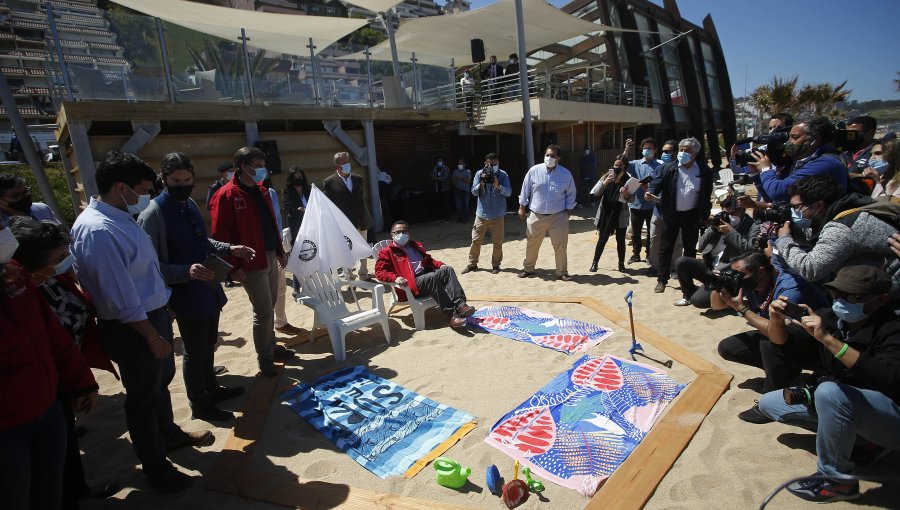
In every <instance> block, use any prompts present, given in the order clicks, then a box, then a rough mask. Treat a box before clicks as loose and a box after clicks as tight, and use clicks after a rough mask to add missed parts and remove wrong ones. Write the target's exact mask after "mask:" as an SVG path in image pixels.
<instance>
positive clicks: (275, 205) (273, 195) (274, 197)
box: [269, 188, 281, 234]
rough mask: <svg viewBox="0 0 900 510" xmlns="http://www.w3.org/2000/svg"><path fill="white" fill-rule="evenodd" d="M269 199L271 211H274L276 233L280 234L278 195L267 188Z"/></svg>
mask: <svg viewBox="0 0 900 510" xmlns="http://www.w3.org/2000/svg"><path fill="white" fill-rule="evenodd" d="M269 197H271V198H272V210H274V211H275V224H276V225H278V233H279V234H281V204H279V203H278V193H277V192H276V191H275V190H274V189H272V188H269Z"/></svg>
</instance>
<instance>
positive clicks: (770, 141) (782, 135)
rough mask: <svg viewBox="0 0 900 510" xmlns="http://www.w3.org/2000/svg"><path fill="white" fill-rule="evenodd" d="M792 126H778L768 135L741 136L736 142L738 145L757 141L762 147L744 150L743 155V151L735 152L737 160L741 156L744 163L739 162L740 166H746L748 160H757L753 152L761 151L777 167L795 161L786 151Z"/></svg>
mask: <svg viewBox="0 0 900 510" xmlns="http://www.w3.org/2000/svg"><path fill="white" fill-rule="evenodd" d="M790 132H791V128H790V126H778V127H777V128H775V129H773V130H772V131H771V132H770V133H769V134H767V135H760V136H754V137H751V138H741V139H739V140H737V141H736V142H735V143H736V144H737V145H744V144H745V143H751V142H752V143H756V144H760V145H761V146H760V147H756V148H754V149H752V150H747V151H742V152H743V153H744V155H743V156H741V153H738V154H735V162H737V161H738V157H741V161H743V162H744V163H743V164H740V163H738V165H739V166H746V165H747V163H748V162H755V161H756V160H754V159H753V157H751V156H750V154H751V153H752V152H755V151H759V152H762V153H763V154H765V155H767V156H768V157H769V161H771V162H772V164H773V165H775V166H777V167H784V166H787V165H790V164H791V163H793V160H792V159H791V158H790V157H789V156H788V155H787V154H785V153H784V143H785V142H787V141H788V140H789V139H790V136H789V134H790Z"/></svg>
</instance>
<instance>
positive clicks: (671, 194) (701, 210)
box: [649, 161, 713, 220]
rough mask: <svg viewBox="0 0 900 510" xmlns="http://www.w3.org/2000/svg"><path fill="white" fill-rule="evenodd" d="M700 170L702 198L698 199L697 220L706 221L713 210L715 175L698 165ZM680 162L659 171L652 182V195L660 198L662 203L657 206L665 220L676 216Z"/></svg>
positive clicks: (667, 165) (660, 168) (668, 164)
mask: <svg viewBox="0 0 900 510" xmlns="http://www.w3.org/2000/svg"><path fill="white" fill-rule="evenodd" d="M697 165H698V167H699V168H700V196H699V197H698V199H697V213H698V214H697V219H698V220H705V219H706V218H707V217H709V210H710V209H712V202H711V201H710V197H711V196H712V189H713V174H712V170H710V169H709V168H707V167H705V166H703V165H700V164H699V163H698V164H697ZM677 177H678V162H677V161H671V162H669V163H666V164H664V165H663V166H661V167H659V168H658V169H657V174H656V177H655V178H654V179H653V181H652V182H650V188H649V191H650V193H652V194H654V195H656V196H660V193H662V197H661V198H662V201H661V202H660V203H659V204H658V205H657V207H658V208H659V212H660V214H661V215H662V217H663V219H665V218H667V217H671V216H673V215H674V214H675V212H676V209H675V189H676V188H675V186H676V185H677Z"/></svg>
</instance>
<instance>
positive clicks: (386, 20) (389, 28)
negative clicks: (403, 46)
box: [381, 10, 403, 85]
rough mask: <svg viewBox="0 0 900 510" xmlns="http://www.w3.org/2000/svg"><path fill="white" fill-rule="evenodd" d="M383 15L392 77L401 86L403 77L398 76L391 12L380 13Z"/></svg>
mask: <svg viewBox="0 0 900 510" xmlns="http://www.w3.org/2000/svg"><path fill="white" fill-rule="evenodd" d="M381 14H383V15H384V18H382V19H383V21H384V28H385V30H387V33H388V42H390V45H391V66H392V68H393V70H394V76H396V77H397V79H398V80H399V83H400V84H401V85H403V76H401V75H400V57H398V56H397V41H396V40H395V39H394V21H393V19H392V18H393V16H392V15H391V11H389V10H388V11H385V12H383V13H381Z"/></svg>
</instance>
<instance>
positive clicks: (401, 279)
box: [375, 221, 475, 328]
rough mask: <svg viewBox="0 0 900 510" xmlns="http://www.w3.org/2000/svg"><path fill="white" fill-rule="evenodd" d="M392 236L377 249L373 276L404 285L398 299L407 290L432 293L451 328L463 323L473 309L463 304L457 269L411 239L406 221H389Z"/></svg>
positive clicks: (414, 294)
mask: <svg viewBox="0 0 900 510" xmlns="http://www.w3.org/2000/svg"><path fill="white" fill-rule="evenodd" d="M391 240H392V241H393V242H391V243H390V244H388V245H387V246H385V247H384V248H382V250H381V252H379V253H378V260H377V261H376V262H375V276H376V277H377V278H378V279H379V280H381V281H383V282H392V283H396V284H397V285H399V286H400V287H404V289H403V290H398V291H397V295H398V296H399V297H400V299H401V300H405V299H406V292H411V293H412V295H413V296H416V297H422V296H433V297H434V299H435V300H436V301H437V302H438V306H440V307H441V310H443V311H444V315H446V316H447V322H448V324H449V325H450V327H451V328H461V327H463V326H465V324H466V317H469V316H470V315H472V314H473V313H475V308H474V307H472V306H469V305H468V304H466V293H465V291H463V288H462V285H460V284H459V279H458V278H457V277H456V271H454V270H453V268H452V267H450V266H448V265H447V264H444V263H443V262H441V261H439V260H435V259H434V258H432V256H431V255H429V254H428V253H427V252H426V251H425V247H424V246H423V245H422V243H421V242H418V241H411V240H410V235H409V224H408V223H406V222H405V221H396V222H394V224H393V225H391Z"/></svg>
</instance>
